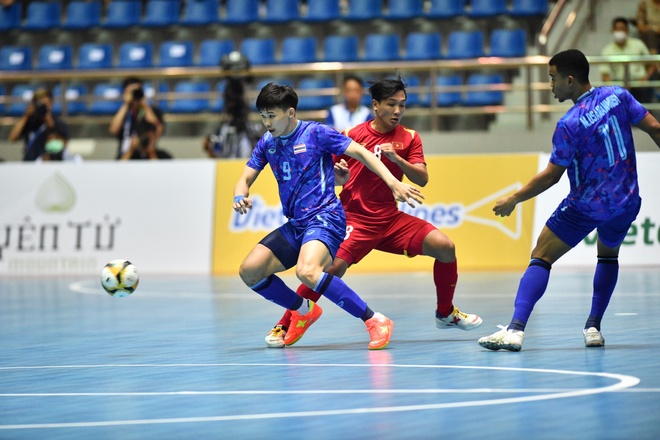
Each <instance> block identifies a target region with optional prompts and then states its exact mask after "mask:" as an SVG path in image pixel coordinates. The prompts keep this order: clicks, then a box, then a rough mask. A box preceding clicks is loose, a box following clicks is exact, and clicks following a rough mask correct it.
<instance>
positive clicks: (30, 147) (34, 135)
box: [9, 89, 69, 162]
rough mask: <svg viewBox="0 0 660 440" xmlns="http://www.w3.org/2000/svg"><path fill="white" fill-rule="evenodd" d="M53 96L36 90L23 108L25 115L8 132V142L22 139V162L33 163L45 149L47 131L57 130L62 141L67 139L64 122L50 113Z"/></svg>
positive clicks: (66, 128) (66, 127)
mask: <svg viewBox="0 0 660 440" xmlns="http://www.w3.org/2000/svg"><path fill="white" fill-rule="evenodd" d="M52 108H53V94H52V93H51V91H50V90H48V89H37V90H36V91H35V92H34V95H33V96H32V101H31V102H30V103H29V104H28V105H27V107H26V108H25V114H23V116H22V117H21V118H20V119H19V120H18V122H16V124H15V125H14V126H13V127H12V129H11V131H10V132H9V141H10V142H14V141H17V140H19V139H21V138H22V139H24V140H25V144H24V147H23V160H24V161H28V162H29V161H34V160H36V159H37V158H38V157H40V156H41V155H42V154H43V153H44V151H45V147H46V135H47V132H48V131H51V130H57V131H58V132H59V133H62V136H63V137H64V139H68V138H69V128H68V126H67V125H66V123H65V122H64V121H62V120H61V119H60V118H58V117H57V116H54V115H53V113H52V111H51V110H52Z"/></svg>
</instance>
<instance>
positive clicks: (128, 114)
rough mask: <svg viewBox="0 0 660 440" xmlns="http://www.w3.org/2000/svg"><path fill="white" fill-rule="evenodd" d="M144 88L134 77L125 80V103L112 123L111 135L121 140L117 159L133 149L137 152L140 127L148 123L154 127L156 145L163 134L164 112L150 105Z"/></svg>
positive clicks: (140, 81) (138, 79)
mask: <svg viewBox="0 0 660 440" xmlns="http://www.w3.org/2000/svg"><path fill="white" fill-rule="evenodd" d="M143 86H144V85H143V83H142V80H141V79H140V78H137V77H134V76H132V77H129V78H126V79H125V80H124V83H123V90H124V102H123V104H122V106H121V107H120V108H119V110H117V113H115V115H114V116H113V118H112V122H110V134H112V135H114V136H116V137H117V139H118V140H119V148H118V150H117V156H116V157H117V159H121V158H123V157H124V156H126V154H127V152H128V151H129V150H131V148H133V150H134V151H135V148H136V147H135V144H134V142H136V139H137V140H139V134H138V127H141V124H144V123H145V122H146V123H149V124H152V125H153V127H154V130H155V131H154V133H153V136H154V137H155V139H154V142H153V144H154V145H156V144H157V142H158V140H159V139H160V137H161V136H162V134H163V130H164V127H165V124H164V121H163V112H162V111H161V110H160V109H159V108H158V107H157V106H155V105H151V104H149V102H148V101H147V98H146V97H145V95H144V87H143Z"/></svg>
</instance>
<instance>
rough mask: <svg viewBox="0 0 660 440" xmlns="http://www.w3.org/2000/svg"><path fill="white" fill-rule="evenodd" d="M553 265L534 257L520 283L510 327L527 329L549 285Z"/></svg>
mask: <svg viewBox="0 0 660 440" xmlns="http://www.w3.org/2000/svg"><path fill="white" fill-rule="evenodd" d="M551 267H552V266H551V265H550V264H549V263H547V262H545V261H543V260H541V259H539V258H532V261H530V263H529V266H527V270H526V271H525V273H524V274H523V276H522V278H521V279H520V284H519V285H518V293H517V294H516V301H515V310H514V312H513V319H512V320H511V323H510V324H509V329H512V330H525V326H526V325H527V321H528V320H529V315H531V314H532V310H533V309H534V306H535V305H536V303H537V302H538V300H540V299H541V297H542V296H543V294H544V293H545V289H546V288H547V287H548V280H549V279H550V268H551Z"/></svg>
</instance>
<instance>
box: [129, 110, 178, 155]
mask: <svg viewBox="0 0 660 440" xmlns="http://www.w3.org/2000/svg"><path fill="white" fill-rule="evenodd" d="M157 132H158V130H157V128H156V125H154V124H152V123H150V122H146V121H144V120H143V121H141V122H140V123H139V124H138V126H137V132H136V135H135V136H133V137H132V138H131V143H130V145H129V148H128V150H126V151H125V152H124V153H123V154H122V156H121V157H120V159H121V160H141V159H171V158H172V155H171V154H170V153H169V152H167V151H165V150H161V149H160V148H158V145H157V142H158V135H157Z"/></svg>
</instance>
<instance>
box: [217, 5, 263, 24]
mask: <svg viewBox="0 0 660 440" xmlns="http://www.w3.org/2000/svg"><path fill="white" fill-rule="evenodd" d="M226 8H227V9H226V13H225V19H224V20H223V22H224V23H226V24H245V23H252V22H255V21H258V20H259V0H227V7H226Z"/></svg>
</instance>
